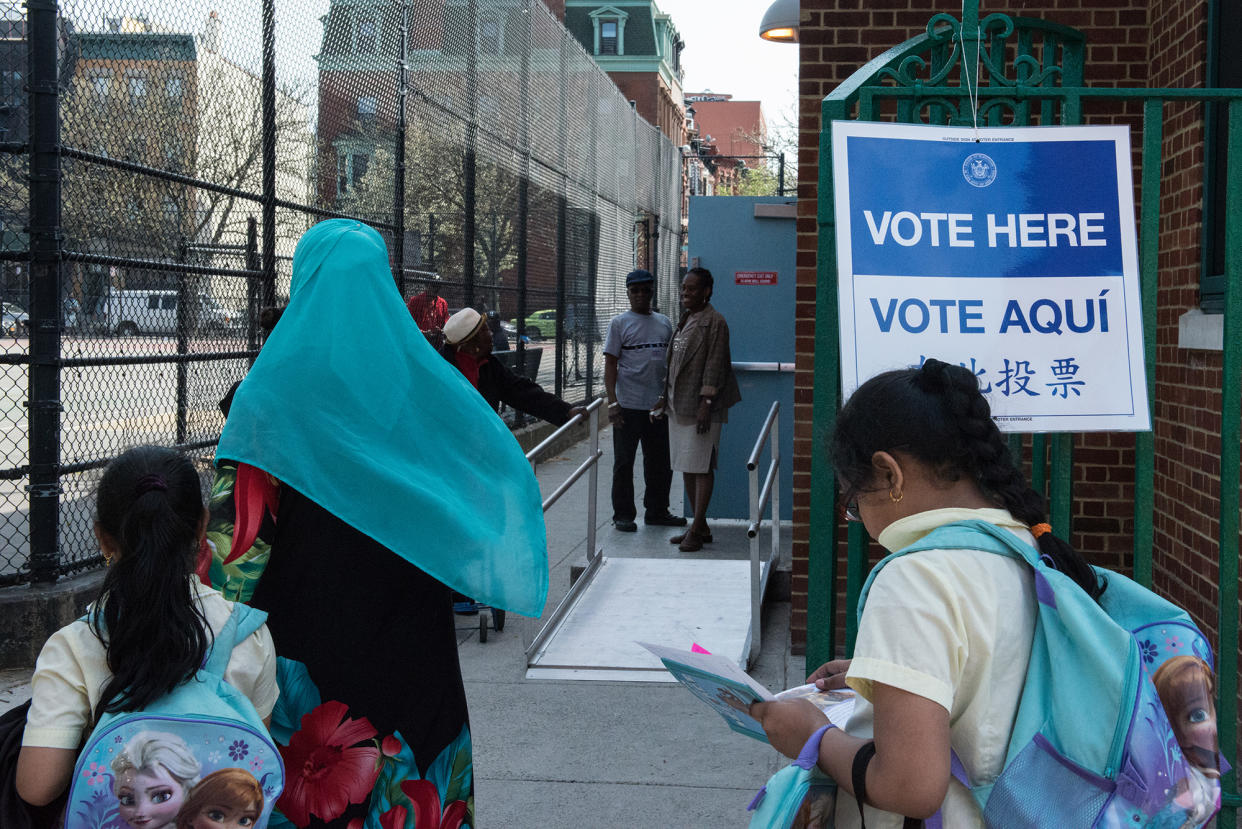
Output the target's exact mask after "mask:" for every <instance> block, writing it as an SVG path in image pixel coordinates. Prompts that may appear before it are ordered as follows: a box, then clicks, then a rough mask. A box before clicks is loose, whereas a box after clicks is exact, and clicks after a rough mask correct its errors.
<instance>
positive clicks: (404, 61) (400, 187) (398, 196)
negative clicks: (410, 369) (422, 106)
mask: <svg viewBox="0 0 1242 829" xmlns="http://www.w3.org/2000/svg"><path fill="white" fill-rule="evenodd" d="M409 68H410V0H401V46H400V57H399V58H398V63H397V138H396V142H397V143H396V146H395V147H394V148H393V162H394V163H393V167H394V170H393V173H394V175H393V216H392V223H393V224H394V225H395V226H396V227H395V229H394V230H393V238H392V250H393V258H394V259H395V262H394V270H395V271H396V273H397V289H398V290H399V291H401V296H402V297H403V298H404V297H405V131H406V116H405V109H406V101H407V99H408V98H409V94H410V76H409ZM420 258H421V257H420Z"/></svg>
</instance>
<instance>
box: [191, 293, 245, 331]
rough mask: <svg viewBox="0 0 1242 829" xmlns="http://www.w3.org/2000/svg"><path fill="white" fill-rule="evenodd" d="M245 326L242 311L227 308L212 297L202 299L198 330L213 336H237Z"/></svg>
mask: <svg viewBox="0 0 1242 829" xmlns="http://www.w3.org/2000/svg"><path fill="white" fill-rule="evenodd" d="M244 325H245V315H244V314H243V313H242V312H241V311H236V310H233V309H231V308H225V307H224V306H223V305H220V304H219V303H217V302H216V300H215V299H214V298H212V297H210V296H204V297H203V298H202V301H201V304H200V310H199V318H198V328H199V330H200V331H203V332H208V333H212V334H230V333H232V334H235V333H237V332H239V331H241V330H242V328H243V327H244Z"/></svg>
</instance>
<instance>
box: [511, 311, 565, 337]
mask: <svg viewBox="0 0 1242 829" xmlns="http://www.w3.org/2000/svg"><path fill="white" fill-rule="evenodd" d="M509 324H510V325H512V326H513V330H514V331H516V330H517V320H516V319H511V320H509ZM522 333H524V334H525V335H526V336H527V337H530V339H531V340H542V339H555V337H556V309H555V308H547V309H545V310H543V311H535V312H534V313H531V314H527V315H526V328H525V330H524V331H523V332H522Z"/></svg>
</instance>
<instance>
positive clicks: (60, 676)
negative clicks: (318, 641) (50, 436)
mask: <svg viewBox="0 0 1242 829" xmlns="http://www.w3.org/2000/svg"><path fill="white" fill-rule="evenodd" d="M206 522H207V511H206V509H205V508H204V506H203V495H202V483H201V481H200V480H199V476H198V472H197V471H196V470H195V469H194V466H193V464H191V463H190V461H189V460H188V459H186V458H185V457H184V456H183V455H180V454H178V453H177V452H174V451H173V450H171V449H166V448H162V447H155V446H140V447H137V448H134V449H130V450H128V451H127V452H125V453H124V454H122V455H121V456H120V457H118V458H116V459H115V460H113V461H112V462H111V463H109V464H108V466H107V468H106V469H105V470H104V472H103V475H102V477H101V478H100V481H99V488H98V491H97V492H96V503H95V537H96V538H97V539H98V541H99V547H100V550H101V551H102V553H103V559H104V562H105V563H106V564H107V565H108V567H107V570H106V572H105V574H104V579H103V584H102V586H101V587H100V591H99V596H98V598H97V599H96V600H95V602H94V603H93V604H92V606H91V608H90V609H89V610H88V612H87V616H86V617H85V618H84V619H79V620H78V621H76V622H73V623H72V624H69V625H66V626H65V627H63V628H61V629H60V630H58V631H57V632H56V633H54V634H52V636H51V638H49V639H48V641H47V643H46V644H45V645H44V646H43V650H42V651H41V652H40V654H39V659H38V662H37V663H36V665H35V673H34V677H33V679H32V680H31V702H30V710H29V712H28V713H27V715H26V728H25V732H24V735H23V738H22V749H21V753H20V755H19V757H18V762H17V775H16V779H17V793H18V795H20V796H21V798H22V799H23V800H25V801H26V802H27V803H30V804H32V805H44V804H48V803H51V802H52V801H54V800H56V799H57V798H58V797H60V796H61V795H62V794H63V793H64V792H65V791H66V790H67V789H68V786H69V783H70V778H71V777H72V775H73V767H74V761H75V759H76V755H77V752H78V749H79V747H80V746H81V745H82V744H83V742H84V738H85V737H86V736H87V735H88V734H89V733H90V730H91V727H92V725H93V724H94V723H95V722H97V721H98V719H99V717H100V716H101V715H102V714H104V713H107V712H121V711H141V710H142V709H144V708H146V707H147V706H148V705H150V704H151V703H153V702H155V701H156V700H158V699H159V698H160V697H163V696H164V695H165V694H167V693H168V692H170V691H171V690H173V689H174V688H176V687H177V686H178V685H180V684H181V683H183V682H185V681H186V680H188V679H190V678H191V677H193V676H194V675H195V673H196V672H197V671H198V669H199V667H200V666H201V665H202V664H203V661H204V657H205V655H206V653H207V649H208V646H209V645H210V643H211V641H212V638H213V637H214V636H215V635H216V634H217V633H218V632H219V631H220V630H221V629H222V628H223V627H224V625H225V623H226V622H227V620H228V618H229V615H230V613H231V612H232V608H233V605H232V603H231V602H228V601H226V600H225V599H224V598H223V597H222V596H221V595H220V594H219V593H217V592H216V591H214V590H212V589H211V588H210V587H207V586H206V585H204V584H202V583H201V582H200V581H199V580H198V578H197V577H196V576H195V575H194V568H195V560H196V556H197V553H198V549H199V544H200V542H201V540H202V538H203V533H204V531H205V529H206V526H207V523H206ZM224 678H225V680H227V681H228V683H229V684H230V685H232V686H233V687H234V688H236V689H237V690H238V691H240V692H241V693H242V694H244V695H245V696H246V697H248V698H249V699H250V701H251V702H252V703H253V704H254V707H255V708H256V709H257V711H258V713H259V716H260V717H262V718H263V719H264V721H265V722H266V721H267V720H268V718H269V717H270V715H271V712H272V706H273V705H274V704H275V702H276V696H277V689H276V656H275V652H274V649H273V647H272V638H271V634H269V633H268V631H267V628H266V626H264V627H260V628H259V629H258V630H257V631H256V632H255V633H253V634H251V635H250V636H249V637H248V638H246V639H244V640H242V641H241V642H239V643H238V644H237V646H236V647H234V649H233V651H232V654H231V656H230V658H229V662H228V667H227V669H226V670H225V672H224ZM135 739H136V738H135ZM156 742H159V741H156ZM163 742H164V743H165V748H167V746H168V745H171V742H169V741H166V740H165V741H163ZM131 745H132V744H131ZM153 745H154V743H153ZM133 748H134V751H133V752H131V751H130V747H129V746H127V748H126V750H125V751H124V752H122V753H123V754H129V756H130V761H131V763H132V766H133V770H134V774H133V781H134V782H135V783H137V782H138V778H139V773H140V772H141V771H142V770H143V769H145V768H154V767H152V766H148V764H147V763H145V762H144V760H143V759H141V757H140V756H139V755H141V754H142V753H143V752H140V751H138V749H137V746H133ZM151 750H152V751H154V750H155V749H154V748H152V749H151ZM157 753H158V752H157ZM173 753H175V752H172V751H171V749H168V751H167V752H166V753H163V754H160V755H159V756H163V757H165V759H167V758H169V757H171V756H172V754H173ZM152 756H155V755H152ZM157 763H158V764H159V765H160V768H162V769H163V770H164V771H166V772H168V773H169V774H168V776H169V777H170V778H171V777H173V776H177V775H180V779H181V780H187V779H190V778H191V777H197V775H198V772H197V771H195V772H194V773H193V774H183V773H181V772H178V771H177V770H176V769H174V768H173V766H172V765H170V764H171V763H172V760H169V762H168V763H164V761H163V760H159V759H158V757H157ZM106 772H107V770H106V768H105V769H104V770H99V771H98V772H97V773H94V774H91V775H89V783H90V785H92V786H98V787H100V788H101V789H102V788H107V789H108V793H109V794H111V793H112V789H111V782H112V781H111V780H110V777H111V775H109V774H107V773H106ZM121 776H123V775H118V778H117V779H118V780H119V779H120V777H121ZM84 777H87V776H86V775H85V774H84ZM169 793H170V794H171V795H172V797H171V798H169V799H165V800H163V801H162V802H163V803H168V802H171V800H172V799H176V798H179V797H180V793H178V792H175V791H172V787H171V785H170V792H169ZM158 797H161V798H162V797H163V794H162V793H161V794H159V795H158ZM134 798H135V802H137V799H138V796H137V794H135V795H134ZM153 798H154V796H153ZM121 805H122V806H124V803H122V804H121ZM157 805H158V804H157ZM136 814H137V813H135V815H136ZM174 816H175V813H174ZM126 819H127V820H129V818H126ZM172 819H173V818H172V817H169V818H168V819H167V821H166V823H167V822H171V820H172ZM131 825H135V826H137V825H140V824H138V823H133V822H132V821H131ZM142 825H144V826H145V827H147V829H151V827H153V826H157V825H164V824H153V823H151V822H148V823H146V824H142Z"/></svg>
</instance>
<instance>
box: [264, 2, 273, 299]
mask: <svg viewBox="0 0 1242 829" xmlns="http://www.w3.org/2000/svg"><path fill="white" fill-rule="evenodd" d="M262 116H263V201H262V205H263V267H262V270H263V302H262V304H263V305H264V306H270V305H275V304H276V2H275V0H263V111H262Z"/></svg>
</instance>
